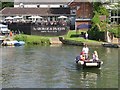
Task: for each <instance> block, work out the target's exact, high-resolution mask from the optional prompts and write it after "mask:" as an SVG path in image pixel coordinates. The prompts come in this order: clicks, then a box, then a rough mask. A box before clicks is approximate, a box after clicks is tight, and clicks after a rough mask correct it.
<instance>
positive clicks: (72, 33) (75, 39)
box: [64, 30, 103, 43]
mask: <svg viewBox="0 0 120 90" xmlns="http://www.w3.org/2000/svg"><path fill="white" fill-rule="evenodd" d="M81 32H86V31H82V30H80V31H79V33H77V34H81ZM75 34H76V30H72V31H69V32H68V34H67V35H66V36H64V38H65V39H66V40H74V41H79V42H85V43H103V42H99V41H96V40H89V39H84V38H82V37H72V38H71V37H70V36H71V35H75Z"/></svg>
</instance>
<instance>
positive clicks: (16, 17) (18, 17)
mask: <svg viewBox="0 0 120 90" xmlns="http://www.w3.org/2000/svg"><path fill="white" fill-rule="evenodd" d="M13 18H14V19H22V17H20V16H15V17H13Z"/></svg>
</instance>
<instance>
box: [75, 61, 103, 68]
mask: <svg viewBox="0 0 120 90" xmlns="http://www.w3.org/2000/svg"><path fill="white" fill-rule="evenodd" d="M76 64H77V65H79V66H81V67H83V68H91V67H95V68H100V67H101V65H102V64H103V62H102V61H100V60H97V61H94V60H92V59H90V60H85V61H81V60H76Z"/></svg>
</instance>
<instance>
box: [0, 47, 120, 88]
mask: <svg viewBox="0 0 120 90" xmlns="http://www.w3.org/2000/svg"><path fill="white" fill-rule="evenodd" d="M89 48H90V52H91V53H92V52H93V51H94V50H97V51H98V54H99V57H100V59H101V60H102V61H103V62H104V63H103V65H102V67H101V69H95V68H90V69H81V68H78V67H77V66H76V64H75V61H74V59H75V57H76V56H77V55H79V53H80V51H81V49H82V47H81V46H25V47H0V51H1V52H0V59H1V66H2V67H1V68H2V72H1V73H2V88H118V51H119V50H120V49H116V48H105V47H100V46H99V47H98V46H97V47H95V46H90V47H89Z"/></svg>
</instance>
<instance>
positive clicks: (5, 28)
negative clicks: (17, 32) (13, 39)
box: [0, 24, 10, 34]
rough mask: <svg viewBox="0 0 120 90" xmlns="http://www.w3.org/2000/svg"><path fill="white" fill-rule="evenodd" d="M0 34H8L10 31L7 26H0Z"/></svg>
mask: <svg viewBox="0 0 120 90" xmlns="http://www.w3.org/2000/svg"><path fill="white" fill-rule="evenodd" d="M0 32H1V33H2V34H6V33H9V32H10V30H9V29H8V26H7V25H4V24H0Z"/></svg>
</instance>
